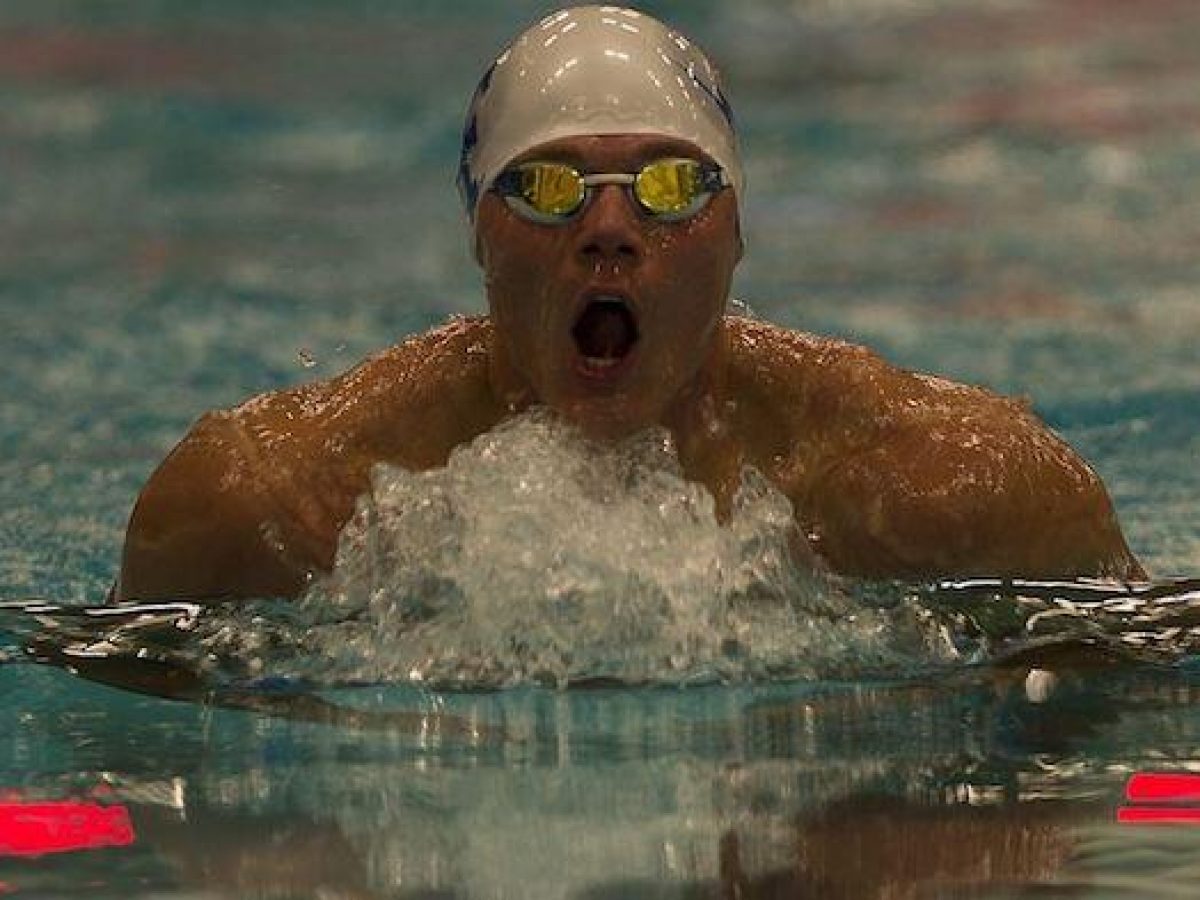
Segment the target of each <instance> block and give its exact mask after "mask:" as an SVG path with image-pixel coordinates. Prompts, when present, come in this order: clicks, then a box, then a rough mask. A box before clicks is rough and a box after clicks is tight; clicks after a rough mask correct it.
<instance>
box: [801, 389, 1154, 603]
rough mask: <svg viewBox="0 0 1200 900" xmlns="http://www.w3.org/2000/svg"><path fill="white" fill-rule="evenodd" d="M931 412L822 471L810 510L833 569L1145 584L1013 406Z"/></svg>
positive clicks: (1108, 513)
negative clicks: (1118, 580) (1095, 579)
mask: <svg viewBox="0 0 1200 900" xmlns="http://www.w3.org/2000/svg"><path fill="white" fill-rule="evenodd" d="M929 402H930V407H929V408H928V409H921V408H920V407H919V406H918V412H916V413H914V414H912V415H911V416H908V417H904V416H901V417H900V418H899V421H897V422H896V423H894V424H892V425H890V426H888V427H887V428H885V429H884V430H883V431H882V432H881V435H880V439H879V440H878V442H877V443H875V444H873V445H871V446H867V447H864V448H862V449H860V450H859V451H857V452H854V453H851V454H849V455H847V456H846V457H845V458H844V459H842V460H840V461H838V462H836V463H835V464H833V465H832V466H831V467H830V468H829V469H828V471H827V472H826V473H825V476H824V478H823V479H822V482H821V484H820V489H819V490H818V491H817V492H816V495H815V497H814V498H813V499H814V501H815V502H814V505H813V509H814V512H815V513H816V517H817V519H818V521H820V523H821V530H822V532H823V533H822V534H821V541H820V543H821V551H822V552H823V553H824V554H825V556H826V557H827V558H828V559H829V560H830V562H831V564H832V565H833V566H834V568H836V569H838V570H840V571H843V572H848V573H853V574H856V575H862V576H866V577H877V578H884V577H886V578H894V577H902V578H913V579H928V578H934V577H944V576H967V575H994V576H1013V577H1026V578H1064V577H1083V576H1096V577H1110V578H1122V579H1139V578H1144V577H1145V573H1144V572H1143V570H1142V568H1141V566H1140V565H1139V564H1138V562H1137V560H1136V559H1135V558H1134V556H1133V554H1132V553H1131V552H1130V550H1129V547H1128V546H1127V545H1126V543H1125V539H1124V538H1123V537H1122V535H1121V531H1120V528H1119V527H1118V525H1117V521H1116V516H1115V514H1114V511H1113V507H1112V503H1111V501H1110V500H1109V497H1108V494H1107V492H1106V491H1105V489H1104V486H1103V484H1102V483H1101V481H1100V479H1099V478H1098V477H1097V476H1096V474H1095V473H1094V472H1093V471H1092V470H1091V469H1090V468H1089V467H1088V466H1087V464H1086V463H1084V461H1083V460H1082V459H1080V458H1079V456H1078V455H1077V454H1076V453H1075V452H1074V451H1073V450H1071V448H1070V447H1068V446H1067V445H1066V444H1065V443H1064V442H1063V441H1062V440H1060V439H1059V438H1057V437H1056V436H1055V435H1053V434H1052V433H1051V432H1050V431H1049V430H1048V429H1047V428H1046V427H1045V426H1044V425H1043V424H1042V423H1041V422H1039V421H1038V420H1037V419H1036V418H1035V417H1034V416H1032V415H1031V414H1030V413H1028V412H1026V411H1025V410H1023V409H1022V408H1020V407H1019V406H1018V405H1017V404H1015V403H1013V402H1011V401H1006V400H1003V399H1001V398H999V397H995V396H993V395H990V394H987V393H986V392H983V391H975V390H973V389H959V391H958V392H957V393H956V394H955V395H954V396H952V397H951V398H950V399H949V401H948V402H945V403H938V402H933V401H929Z"/></svg>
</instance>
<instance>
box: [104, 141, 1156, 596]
mask: <svg viewBox="0 0 1200 900" xmlns="http://www.w3.org/2000/svg"><path fill="white" fill-rule="evenodd" d="M668 155H690V156H697V157H700V156H702V154H699V152H698V151H697V150H696V149H695V148H694V147H692V146H691V145H689V144H686V143H684V142H681V141H677V140H673V139H666V138H661V137H656V136H646V135H610V136H605V137H579V138H568V139H563V140H559V141H555V142H553V143H551V144H547V145H545V146H543V147H540V148H538V149H537V151H536V152H534V153H528V154H526V155H525V158H534V157H536V158H550V159H560V160H566V161H569V162H571V163H573V164H574V165H576V166H577V167H578V168H580V169H581V170H583V171H590V172H632V171H635V170H636V169H637V168H638V167H639V166H640V165H641V164H643V163H645V162H646V161H648V160H651V159H654V158H657V157H660V156H668ZM476 235H477V240H476V247H477V256H478V258H479V261H480V264H481V266H482V268H483V272H484V276H485V282H486V287H487V297H488V307H489V313H490V315H489V316H487V317H480V318H471V319H457V320H454V321H452V322H450V323H449V324H447V325H446V326H444V327H442V328H440V329H437V330H435V331H431V332H428V333H425V334H422V335H418V336H415V337H412V338H410V339H409V340H407V341H405V342H404V343H402V344H400V345H398V346H396V347H393V348H391V349H389V350H386V351H384V352H383V353H381V354H379V355H377V356H375V357H373V358H371V359H368V360H367V361H365V362H364V363H362V364H360V365H359V366H358V367H357V368H355V369H353V370H351V371H349V372H347V373H345V374H343V375H341V376H339V377H337V378H334V379H331V380H329V381H325V382H319V383H315V384H310V385H305V386H302V387H299V388H295V389H292V390H288V391H281V392H277V393H272V394H265V395H262V396H260V397H256V398H254V399H252V400H250V401H248V402H247V403H245V404H243V405H242V406H240V407H238V408H236V409H233V410H230V411H220V412H214V413H210V414H208V415H206V416H204V417H202V418H201V420H200V421H199V422H198V423H197V424H196V426H195V427H194V428H193V429H192V431H191V432H190V433H189V434H188V436H187V437H185V438H184V440H183V441H182V442H181V443H180V444H179V446H178V447H176V448H175V450H174V451H173V452H172V453H171V455H170V456H169V457H168V458H167V459H166V460H165V461H164V463H163V464H162V465H161V467H160V468H159V469H158V471H157V472H156V473H155V474H154V475H153V476H152V478H151V480H150V482H149V483H148V484H147V485H146V487H145V488H144V490H143V491H142V494H141V496H140V497H139V498H138V501H137V504H136V506H135V509H134V512H133V516H132V518H131V520H130V525H129V531H128V535H127V540H126V545H125V551H124V556H123V560H122V571H121V576H120V581H119V583H118V586H117V590H116V592H115V595H116V596H117V597H119V598H122V599H152V598H163V597H205V596H252V595H263V594H272V595H294V594H297V593H299V592H300V591H302V590H303V588H304V585H305V584H306V583H307V581H308V580H309V579H310V577H311V576H312V575H313V574H314V573H319V572H323V571H327V570H328V569H329V568H330V566H331V565H332V561H333V554H334V550H335V548H336V543H337V535H338V532H339V530H340V529H341V527H342V525H343V524H344V523H345V522H346V520H347V519H348V518H349V517H350V515H351V514H352V512H353V508H354V500H355V498H356V497H357V496H359V495H360V494H362V493H363V492H364V491H365V490H366V489H367V487H368V479H369V473H370V470H371V468H372V466H374V465H375V464H377V463H380V462H387V463H391V464H394V465H399V466H403V467H406V468H409V469H414V470H419V469H428V468H432V467H437V466H441V465H444V464H445V462H446V460H447V458H448V456H449V454H450V452H451V451H452V450H453V449H454V448H455V447H456V446H458V445H460V444H462V443H464V442H467V441H469V440H471V439H472V438H474V437H476V436H477V435H479V434H481V433H482V432H484V431H486V430H488V429H489V428H491V427H493V426H494V425H496V424H497V423H498V422H500V421H502V420H503V419H505V418H506V417H509V416H511V415H514V414H516V413H518V412H520V411H522V410H523V409H526V408H528V407H529V406H531V405H534V404H544V405H548V406H550V407H552V408H553V409H555V410H556V411H557V412H558V413H560V414H561V415H563V416H564V417H565V418H567V419H568V420H570V421H572V422H574V423H575V424H577V425H578V426H579V427H580V428H581V429H582V430H583V431H584V432H586V433H588V434H589V435H591V436H593V437H595V438H597V439H601V440H612V439H619V438H621V437H623V436H626V435H629V434H631V433H633V432H636V431H638V430H640V429H642V428H645V427H647V426H650V425H662V426H665V427H666V428H668V429H669V430H670V431H671V433H672V434H673V436H674V438H675V441H676V445H677V447H678V449H679V454H680V459H681V461H682V463H683V466H684V469H685V472H686V473H687V475H688V476H689V477H690V478H692V479H693V480H695V481H698V482H701V483H703V484H705V485H706V486H707V487H708V488H709V489H710V490H711V491H712V492H713V494H714V495H715V497H716V498H717V502H718V508H719V509H721V510H727V509H728V505H729V502H730V499H731V497H732V494H733V492H734V490H735V489H736V487H737V484H738V481H739V478H740V473H741V471H742V468H743V467H744V466H746V465H750V466H754V467H756V468H758V469H759V470H760V471H762V472H763V473H765V474H766V475H767V476H768V477H769V478H770V479H771V480H772V481H773V482H774V483H775V484H776V485H777V486H778V487H779V488H780V490H782V491H783V492H784V493H785V494H786V495H787V496H788V497H789V498H790V499H791V501H792V503H793V504H794V506H795V512H796V519H797V522H798V524H799V525H800V529H801V531H802V533H803V534H804V535H805V536H806V538H807V540H808V543H809V545H810V547H811V549H812V550H813V551H814V552H815V553H816V554H817V556H818V557H819V558H820V559H821V560H822V561H823V563H824V564H825V565H827V566H828V567H830V568H831V569H833V570H834V571H836V572H840V573H843V574H847V575H855V576H865V577H871V578H905V579H928V578H934V577H940V576H965V575H1019V576H1023V577H1030V578H1033V577H1072V576H1085V575H1086V576H1104V577H1115V578H1133V579H1136V578H1141V577H1144V573H1143V572H1142V569H1141V567H1140V566H1139V564H1138V563H1137V561H1136V560H1135V559H1134V557H1133V556H1132V554H1131V553H1130V551H1129V549H1128V547H1127V546H1126V544H1125V541H1124V539H1123V537H1122V535H1121V532H1120V529H1119V527H1118V525H1117V523H1116V520H1115V517H1114V514H1113V509H1112V505H1111V503H1110V501H1109V498H1108V496H1107V493H1106V492H1105V490H1104V487H1103V485H1102V484H1101V483H1100V481H1099V479H1098V478H1097V477H1096V475H1095V474H1094V473H1093V472H1092V470H1091V469H1090V468H1088V466H1087V465H1086V464H1085V463H1084V462H1083V461H1082V460H1081V459H1080V458H1079V457H1078V456H1077V455H1076V454H1075V453H1074V452H1073V451H1072V450H1071V449H1070V448H1069V447H1068V446H1067V445H1066V444H1065V443H1064V442H1062V441H1061V440H1060V439H1058V438H1057V437H1056V436H1054V435H1053V434H1052V433H1051V432H1050V431H1049V430H1048V429H1047V428H1046V427H1045V426H1044V425H1043V424H1042V423H1041V422H1039V421H1038V420H1037V418H1036V417H1035V416H1033V415H1032V413H1030V412H1029V410H1028V409H1027V408H1026V406H1025V405H1024V404H1022V403H1020V402H1017V401H1014V400H1010V399H1007V398H1003V397H999V396H997V395H995V394H992V393H990V392H987V391H985V390H982V389H979V388H973V387H968V386H964V385H959V384H954V383H952V382H948V381H945V380H942V379H939V378H935V377H931V376H926V375H919V374H915V373H910V372H907V371H904V370H901V369H897V368H895V367H893V366H890V365H889V364H887V363H886V362H884V361H883V360H881V359H879V358H878V357H877V356H875V355H874V354H872V353H871V352H870V351H868V350H866V349H864V348H861V347H857V346H853V345H850V344H845V343H841V342H838V341H832V340H828V339H824V338H820V337H815V336H812V335H808V334H803V333H798V332H793V331H788V330H785V329H782V328H778V327H775V326H772V325H769V324H766V323H762V322H755V321H750V320H746V319H741V318H737V317H730V316H727V315H726V314H725V305H726V298H727V296H728V290H729V284H730V279H731V277H732V274H733V270H734V268H735V267H736V265H737V263H738V261H739V260H740V258H741V250H742V245H741V238H740V231H739V223H738V212H737V205H736V200H735V198H734V196H733V192H732V191H730V190H724V191H721V192H720V193H718V194H717V195H716V196H714V197H713V199H712V200H711V202H710V203H709V204H708V205H707V206H706V207H705V208H704V209H703V210H702V211H701V212H700V213H699V214H698V215H696V216H695V217H693V218H692V219H689V220H687V221H684V222H677V223H662V222H656V221H653V220H652V219H650V218H649V217H648V216H646V215H645V214H644V213H642V212H641V211H640V210H639V209H638V208H637V207H636V206H635V205H634V204H633V202H632V201H631V199H630V198H629V195H628V193H627V191H626V189H625V188H624V187H622V186H617V185H605V186H601V187H599V188H596V189H595V191H594V194H593V195H592V198H591V200H590V202H589V203H588V204H587V205H586V206H585V207H584V209H583V210H582V211H581V212H580V213H579V214H578V215H577V216H576V217H575V218H573V219H572V220H571V221H569V222H568V223H566V224H563V225H559V226H547V225H543V224H538V223H533V222H529V221H526V220H525V219H523V218H521V217H520V216H518V215H517V214H516V213H515V212H514V211H513V210H512V209H511V208H510V207H509V205H508V204H507V203H506V201H505V200H504V199H502V198H500V197H498V196H496V195H494V194H488V195H486V196H485V197H484V198H483V200H482V202H481V205H480V207H479V211H478V225H477V230H476ZM617 308H619V310H620V311H619V312H614V309H617ZM592 313H595V315H594V316H592V315H591V314H592ZM585 320H586V322H585Z"/></svg>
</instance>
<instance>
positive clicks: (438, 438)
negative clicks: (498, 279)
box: [118, 319, 494, 599]
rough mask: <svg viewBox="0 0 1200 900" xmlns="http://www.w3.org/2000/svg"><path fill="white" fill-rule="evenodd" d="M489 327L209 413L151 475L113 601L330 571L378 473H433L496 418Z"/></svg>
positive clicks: (438, 332) (277, 586)
mask: <svg viewBox="0 0 1200 900" xmlns="http://www.w3.org/2000/svg"><path fill="white" fill-rule="evenodd" d="M489 328H490V326H489V325H488V324H487V323H486V321H485V320H482V319H457V320H453V321H451V322H450V323H448V324H447V325H445V326H443V327H441V328H438V329H435V330H433V331H429V332H426V333H423V334H421V335H417V336H414V337H412V338H409V339H408V340H406V341H404V342H403V343H401V344H398V345H396V346H395V347H391V348H389V349H387V350H384V351H383V352H381V353H378V354H376V355H374V356H372V357H371V358H369V359H367V360H365V361H364V362H362V363H360V364H359V365H358V366H356V367H354V368H353V369H351V370H349V371H347V372H345V373H343V374H341V375H338V376H337V377H335V378H332V379H328V380H324V381H316V382H312V383H309V384H304V385H300V386H298V387H295V388H290V389H287V390H283V391H273V392H269V393H265V394H261V395H259V396H257V397H254V398H252V399H250V400H248V401H246V402H245V403H242V404H241V405H239V406H237V407H235V408H233V409H228V410H217V411H213V412H209V413H206V414H205V415H203V416H202V417H201V418H200V419H199V420H198V421H197V422H196V424H195V425H193V427H192V428H191V430H190V431H189V432H188V434H187V435H186V436H185V437H184V438H183V440H182V441H180V443H179V444H178V445H177V446H176V447H175V449H174V450H173V451H172V452H171V453H170V454H169V455H168V456H167V458H166V459H165V460H164V461H163V462H162V464H161V465H160V466H159V467H158V469H157V470H156V471H155V472H154V474H153V475H152V476H151V478H150V480H149V481H148V482H147V484H146V486H145V487H144V488H143V490H142V492H141V494H140V495H139V497H138V499H137V502H136V503H135V506H134V510H133V514H132V516H131V518H130V522H129V527H128V530H127V534H126V542H125V548H124V552H123V557H122V571H121V576H120V579H119V589H118V594H119V595H120V596H122V597H125V598H138V599H147V598H151V597H163V596H182V595H188V596H217V595H229V594H235V595H252V594H260V595H261V594H294V593H297V592H298V591H299V590H300V589H301V588H302V586H303V584H304V583H305V581H306V580H307V578H308V577H309V576H310V575H311V573H313V572H315V571H322V570H325V569H327V568H328V567H329V566H330V564H331V563H332V556H333V552H334V549H335V547H336V541H337V534H338V532H339V531H340V529H341V526H342V525H343V524H344V523H345V521H346V519H347V518H349V516H350V515H351V513H352V512H353V508H354V502H355V499H356V498H357V497H358V496H359V495H360V494H361V493H362V492H363V491H364V490H365V489H366V487H367V484H368V481H369V477H370V470H371V468H372V467H373V466H374V465H375V464H376V463H378V462H384V461H386V462H391V463H393V464H396V465H400V466H405V467H409V468H427V467H431V466H434V465H438V464H440V463H441V462H443V461H444V459H445V456H446V455H447V454H448V453H449V451H450V449H452V447H453V446H454V445H455V444H456V443H457V442H460V441H461V440H464V439H465V437H469V436H470V433H471V431H472V430H474V429H478V430H483V429H484V428H486V427H488V425H489V423H490V417H491V416H492V415H494V413H493V406H494V404H491V403H490V402H489V392H488V390H487V378H486V356H487V351H486V346H487V340H488V334H489Z"/></svg>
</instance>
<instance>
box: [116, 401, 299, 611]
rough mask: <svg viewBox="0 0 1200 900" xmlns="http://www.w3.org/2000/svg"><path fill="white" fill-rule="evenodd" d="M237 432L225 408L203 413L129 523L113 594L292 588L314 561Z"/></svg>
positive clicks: (263, 592) (202, 594)
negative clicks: (222, 411)
mask: <svg viewBox="0 0 1200 900" xmlns="http://www.w3.org/2000/svg"><path fill="white" fill-rule="evenodd" d="M239 431H240V426H239V425H238V423H237V422H236V421H235V420H234V419H232V418H231V416H230V415H229V414H227V413H218V414H209V415H206V416H204V417H203V418H202V419H200V421H199V422H198V423H197V424H196V426H195V427H194V428H193V429H192V431H191V432H190V433H189V434H188V435H187V437H186V438H184V440H183V441H182V442H181V443H180V444H179V445H178V446H177V447H176V448H175V450H174V451H172V453H171V454H170V456H168V457H167V458H166V460H164V461H163V463H162V464H161V465H160V466H159V468H158V470H157V471H156V472H155V473H154V475H153V476H152V477H151V479H150V481H149V482H148V483H147V485H146V487H145V488H144V489H143V491H142V493H141V495H140V496H139V497H138V500H137V504H136V505H135V507H134V510H133V515H132V517H131V518H130V521H129V528H128V532H127V535H126V540H125V548H124V551H123V553H122V559H121V575H120V580H119V581H118V585H117V591H116V594H117V597H118V599H121V600H152V599H161V598H179V599H186V598H196V599H203V598H216V597H230V596H248V597H252V596H260V597H264V596H284V595H287V596H290V595H294V594H297V593H299V591H300V590H301V589H302V587H303V585H304V582H305V580H306V579H307V576H308V573H309V572H310V571H311V570H313V569H314V568H317V567H318V565H319V562H320V560H318V559H316V558H315V557H314V554H313V553H312V551H311V548H309V547H306V546H305V545H306V543H310V542H307V541H305V540H304V539H303V536H302V535H300V534H299V533H298V530H297V527H296V523H294V522H293V521H290V520H289V519H288V517H286V516H285V515H283V514H282V510H280V509H279V508H278V504H277V503H276V501H275V500H274V499H273V498H272V496H271V490H270V486H269V483H268V482H267V480H266V479H265V477H264V476H265V473H264V472H263V471H261V466H262V463H261V459H260V458H259V457H258V455H257V454H256V452H255V451H254V449H253V447H252V446H251V445H250V443H249V441H248V440H246V438H245V436H244V435H242V434H240V433H239Z"/></svg>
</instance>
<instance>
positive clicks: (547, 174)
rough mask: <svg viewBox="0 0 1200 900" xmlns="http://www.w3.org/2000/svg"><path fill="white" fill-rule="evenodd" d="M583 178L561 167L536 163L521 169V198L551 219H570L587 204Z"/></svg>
mask: <svg viewBox="0 0 1200 900" xmlns="http://www.w3.org/2000/svg"><path fill="white" fill-rule="evenodd" d="M586 189H587V188H586V186H585V185H584V182H583V176H582V175H580V174H579V173H578V172H576V171H575V170H574V169H572V168H571V167H570V166H568V165H563V164H561V163H533V164H532V165H529V166H525V167H523V168H522V169H521V198H522V199H523V200H524V201H525V202H526V203H528V204H529V205H530V206H532V207H533V208H534V209H536V210H537V211H538V212H540V213H542V214H543V215H547V216H568V215H570V214H571V213H573V212H575V210H577V209H578V208H579V206H580V204H581V203H583V198H584V193H585V191H586Z"/></svg>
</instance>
